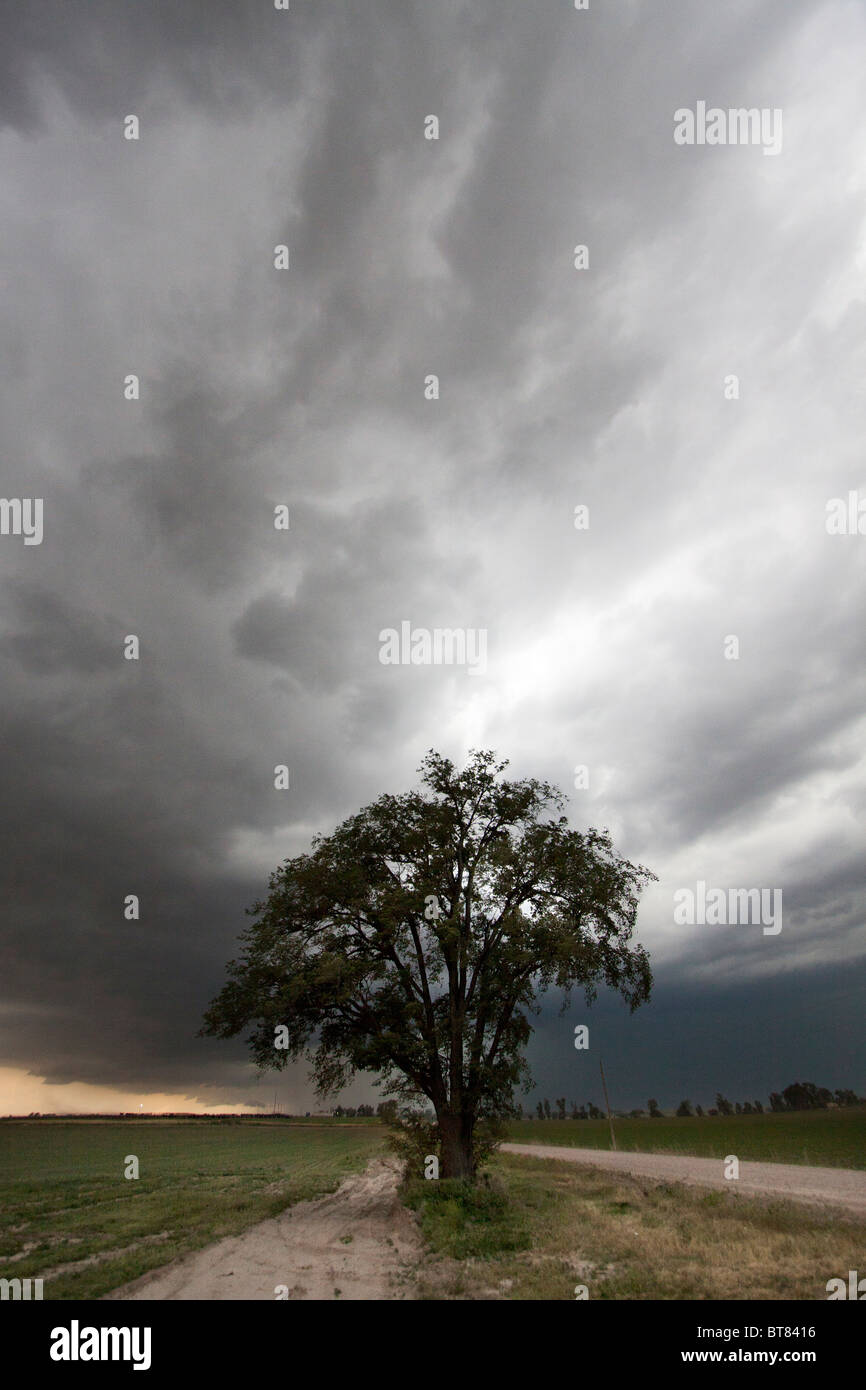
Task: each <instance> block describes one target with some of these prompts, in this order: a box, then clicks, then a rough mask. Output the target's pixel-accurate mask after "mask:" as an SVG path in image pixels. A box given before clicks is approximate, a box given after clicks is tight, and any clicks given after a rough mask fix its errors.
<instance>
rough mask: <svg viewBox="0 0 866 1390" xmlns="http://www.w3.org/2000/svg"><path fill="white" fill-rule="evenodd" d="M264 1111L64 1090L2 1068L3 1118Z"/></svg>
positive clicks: (154, 1095) (77, 1085) (156, 1095)
mask: <svg viewBox="0 0 866 1390" xmlns="http://www.w3.org/2000/svg"><path fill="white" fill-rule="evenodd" d="M263 1109H264V1108H263V1107H259V1106H254V1105H225V1104H220V1103H218V1102H215V1103H214V1104H213V1105H207V1104H205V1102H204V1101H201V1100H193V1099H192V1098H191V1097H190V1096H186V1095H182V1094H177V1095H173V1094H171V1093H170V1092H164V1091H151V1092H144V1091H123V1090H119V1089H117V1088H116V1087H114V1086H96V1085H92V1084H91V1083H90V1082H87V1081H72V1082H70V1083H69V1084H68V1085H64V1086H61V1085H57V1084H55V1083H52V1082H47V1081H46V1080H45V1079H44V1077H40V1076H37V1075H34V1074H33V1073H32V1072H27V1071H24V1070H23V1069H21V1068H18V1067H0V1115H30V1114H32V1113H33V1112H34V1111H36V1112H38V1113H39V1114H41V1115H80V1114H100V1115H117V1114H119V1113H121V1112H126V1113H129V1112H130V1111H135V1110H141V1111H142V1113H143V1114H145V1115H148V1114H149V1115H163V1114H167V1113H169V1112H170V1111H173V1110H174V1111H177V1110H180V1111H185V1112H186V1113H187V1114H194V1115H208V1114H210V1115H215V1114H219V1115H261V1114H262V1113H263Z"/></svg>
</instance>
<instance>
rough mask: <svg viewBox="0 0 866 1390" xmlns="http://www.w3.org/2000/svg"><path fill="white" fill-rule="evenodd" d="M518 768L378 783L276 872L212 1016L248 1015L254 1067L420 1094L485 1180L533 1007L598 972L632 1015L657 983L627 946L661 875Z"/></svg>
mask: <svg viewBox="0 0 866 1390" xmlns="http://www.w3.org/2000/svg"><path fill="white" fill-rule="evenodd" d="M507 766H508V763H507V762H497V761H496V756H495V754H494V753H492V752H475V753H473V754H471V756H470V759H469V762H468V764H467V766H466V767H465V768H464V770H463V771H458V770H456V769H455V766H454V764H453V763H452V762H451V761H449V760H448V759H447V758H444V757H442V756H441V755H440V754H438V753H435V752H433V751H431V752H430V753H428V754H427V756H426V758H425V759H424V761H423V763H422V765H421V768H420V769H419V771H420V772H421V774H422V784H423V787H424V788H426V791H424V790H422V791H413V792H408V793H406V794H405V795H401V796H390V795H386V796H381V797H380V798H379V799H378V801H375V802H373V804H372V805H370V806H367V807H365V808H364V809H363V810H361V811H359V812H358V813H357V815H354V816H351V817H350V818H349V819H348V820H346V821H344V822H343V824H342V825H340V826H338V827H337V829H336V830H335V831H334V832H333V833H332V834H331V835H327V836H317V837H316V838H315V839H314V840H313V844H312V849H311V852H310V853H309V854H302V855H300V856H299V857H298V858H296V859H290V860H287V861H286V862H285V863H284V864H282V865H281V866H280V867H279V868H278V869H276V870H275V871H274V873H273V874H272V875H271V878H270V885H269V886H270V893H269V895H268V897H267V898H266V899H265V900H264V901H261V902H257V903H255V904H254V905H253V906H252V907H251V908H249V909H248V910H247V911H248V915H249V916H251V917H253V918H254V921H253V924H252V925H251V926H250V927H248V928H247V929H246V931H245V932H244V933H243V934H242V938H241V939H242V941H243V942H244V947H243V954H242V956H241V959H240V960H236V961H231V962H230V963H229V965H228V968H227V971H228V981H227V983H226V984H225V985H224V986H223V988H222V990H221V991H220V993H219V995H218V996H217V998H216V999H215V1000H214V1001H213V1003H212V1004H211V1006H210V1008H209V1009H208V1010H207V1012H206V1014H205V1017H204V1026H203V1027H202V1029H201V1034H203V1035H210V1036H215V1037H220V1038H230V1037H234V1036H236V1035H237V1034H238V1033H239V1032H241V1030H242V1029H244V1028H246V1027H248V1026H249V1025H250V1024H252V1025H253V1031H252V1033H251V1035H250V1036H249V1038H248V1042H249V1045H250V1048H251V1050H252V1055H253V1057H254V1059H255V1060H256V1062H257V1063H258V1064H259V1066H260V1067H261V1068H263V1069H264V1068H269V1067H273V1068H278V1069H279V1068H282V1067H284V1066H285V1065H286V1063H287V1061H288V1060H289V1059H295V1060H296V1059H298V1058H299V1057H301V1056H306V1057H307V1058H308V1060H309V1061H310V1062H311V1063H312V1067H313V1073H312V1074H313V1077H314V1079H315V1082H316V1089H317V1092H318V1094H319V1095H320V1096H322V1097H324V1096H327V1095H329V1094H334V1093H335V1092H337V1091H338V1090H340V1089H341V1088H342V1087H344V1086H346V1085H347V1084H348V1082H349V1081H350V1079H351V1078H352V1076H353V1075H354V1074H355V1072H356V1071H360V1070H363V1071H369V1072H376V1073H378V1074H379V1076H380V1078H381V1083H382V1084H383V1086H384V1087H385V1089H386V1091H387V1092H390V1093H391V1094H392V1095H396V1096H399V1097H400V1098H401V1099H403V1100H404V1101H405V1100H410V1101H415V1102H417V1101H418V1100H419V1099H420V1098H421V1097H426V1098H427V1100H428V1101H429V1102H430V1103H431V1104H432V1106H433V1109H434V1110H435V1113H436V1119H437V1122H438V1135H439V1143H440V1149H441V1159H442V1175H443V1177H460V1178H469V1177H472V1176H474V1171H475V1147H474V1143H473V1138H474V1136H475V1133H476V1127H477V1126H478V1123H479V1121H480V1120H482V1119H484V1118H486V1117H489V1116H494V1115H502V1114H507V1113H510V1111H511V1108H512V1092H513V1090H514V1088H515V1086H517V1085H520V1084H523V1085H527V1084H528V1083H529V1080H530V1077H529V1070H528V1067H527V1065H526V1062H525V1060H524V1057H523V1049H524V1048H525V1045H526V1043H527V1041H528V1039H529V1036H530V1033H531V1031H532V1029H531V1027H530V1024H529V1020H528V1017H527V1015H528V1014H530V1013H535V1014H537V1013H538V1011H539V1004H538V1000H539V997H540V996H541V994H543V992H544V991H545V990H546V989H548V988H549V987H557V988H559V989H561V990H563V991H564V992H565V998H564V1001H563V1008H565V1007H566V1006H567V1003H568V999H569V994H570V991H571V989H572V988H573V987H574V986H580V987H582V988H583V989H584V991H585V996H586V999H587V1002H590V1001H591V1000H592V999H593V998H594V997H595V995H596V989H597V984H598V983H599V982H600V981H603V982H604V983H605V984H606V985H608V986H609V987H610V988H612V989H616V990H618V991H619V992H620V993H621V994H622V995H623V997H624V999H625V1000H626V1002H627V1003H628V1004H629V1006H630V1008H631V1009H632V1010H634V1009H635V1008H637V1006H638V1005H639V1004H641V1003H643V1002H644V1001H645V1000H646V999H648V998H649V992H650V985H651V982H652V976H651V973H650V967H649V961H648V958H647V955H646V952H645V950H644V949H643V947H642V946H631V945H629V942H630V938H631V935H632V931H633V929H634V925H635V920H636V916H637V905H638V897H639V894H640V892H641V890H642V889H643V887H644V886H645V884H646V883H647V881H649V880H650V879H653V878H654V877H655V875H654V874H651V873H650V872H649V870H647V869H644V868H642V867H640V866H635V865H633V864H630V863H628V862H627V861H626V860H624V859H619V858H617V857H616V856H615V854H614V853H613V849H612V846H611V841H610V836H609V834H608V832H607V831H597V830H594V829H591V830H588V831H587V832H586V833H585V834H580V833H578V832H577V831H575V830H571V829H570V828H569V826H568V823H567V819H566V817H565V816H564V815H560V816H558V817H553V816H550V814H549V813H550V811H551V809H553V810H555V811H561V809H562V806H563V804H564V802H563V797H562V794H561V793H560V792H559V791H558V790H557V789H556V788H555V787H552V786H550V785H549V784H548V783H546V782H540V781H537V780H536V779H535V778H527V779H525V780H523V781H506V780H504V779H502V778H501V773H502V772H503V771H504V769H505V768H506V767H507ZM275 1044H278V1045H275Z"/></svg>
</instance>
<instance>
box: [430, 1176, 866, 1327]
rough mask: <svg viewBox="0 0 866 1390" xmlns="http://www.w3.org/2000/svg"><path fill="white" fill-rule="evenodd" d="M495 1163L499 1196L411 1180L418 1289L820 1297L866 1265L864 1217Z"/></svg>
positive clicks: (434, 1294) (438, 1293)
mask: <svg viewBox="0 0 866 1390" xmlns="http://www.w3.org/2000/svg"><path fill="white" fill-rule="evenodd" d="M490 1167H491V1173H492V1175H493V1190H494V1191H495V1192H497V1193H498V1194H499V1198H500V1199H501V1200H497V1201H494V1202H492V1203H490V1202H488V1203H487V1204H486V1205H485V1204H484V1203H482V1204H481V1206H480V1208H478V1207H476V1208H475V1209H472V1207H471V1205H470V1208H469V1209H468V1210H464V1208H463V1207H462V1206H461V1204H460V1202H459V1201H458V1200H457V1199H456V1198H455V1196H454V1195H453V1194H449V1193H447V1192H445V1193H442V1194H441V1195H440V1194H439V1193H434V1192H431V1189H432V1188H433V1187H434V1186H436V1185H435V1184H432V1183H428V1184H421V1185H420V1186H419V1185H418V1184H417V1183H416V1184H413V1185H412V1190H411V1192H410V1194H409V1200H410V1203H411V1205H413V1206H414V1207H415V1209H416V1211H417V1212H418V1215H419V1220H420V1222H421V1227H422V1230H423V1232H424V1235H425V1237H426V1239H427V1242H428V1247H429V1250H430V1253H429V1254H428V1256H427V1258H426V1260H425V1261H424V1263H423V1264H422V1266H421V1268H420V1270H419V1272H418V1283H417V1296H418V1297H421V1298H429V1299H454V1298H460V1299H490V1298H509V1299H545V1300H547V1299H555V1300H559V1299H569V1300H573V1299H574V1298H575V1296H576V1295H575V1288H576V1286H577V1285H581V1284H582V1285H585V1286H586V1287H587V1290H588V1295H589V1298H590V1299H746V1298H755V1299H762V1300H775V1299H807V1300H815V1299H826V1297H827V1293H826V1283H827V1280H828V1279H830V1278H833V1277H835V1276H837V1275H841V1276H843V1277H845V1276H846V1275H847V1271H848V1270H849V1269H857V1268H858V1267H860V1266H862V1263H863V1251H864V1245H866V1221H864V1220H862V1219H859V1218H857V1217H855V1216H851V1215H848V1214H846V1213H844V1212H841V1211H836V1210H831V1209H824V1208H817V1207H806V1206H800V1205H797V1204H795V1203H792V1202H782V1201H777V1200H770V1199H763V1198H757V1197H742V1196H740V1195H739V1194H738V1193H737V1192H736V1190H735V1189H734V1190H731V1191H725V1192H711V1191H702V1190H701V1189H700V1188H693V1187H686V1186H684V1185H683V1184H680V1183H653V1182H651V1181H649V1180H648V1179H646V1178H633V1177H630V1176H628V1175H625V1174H608V1173H600V1172H599V1171H598V1170H597V1169H593V1168H588V1167H582V1166H578V1165H571V1164H569V1165H568V1168H567V1169H566V1168H565V1166H564V1165H563V1164H562V1163H561V1162H558V1161H557V1160H555V1159H535V1158H529V1157H524V1156H522V1155H521V1156H517V1155H511V1154H509V1155H499V1156H498V1157H497V1159H496V1160H495V1162H494V1163H492V1164H491V1165H490ZM425 1188H426V1191H425ZM479 1216H480V1219H479Z"/></svg>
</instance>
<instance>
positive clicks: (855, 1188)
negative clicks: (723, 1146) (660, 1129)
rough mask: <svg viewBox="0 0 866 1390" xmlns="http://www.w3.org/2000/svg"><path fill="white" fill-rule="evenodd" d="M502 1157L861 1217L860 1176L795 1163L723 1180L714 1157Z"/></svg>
mask: <svg viewBox="0 0 866 1390" xmlns="http://www.w3.org/2000/svg"><path fill="white" fill-rule="evenodd" d="M502 1151H503V1153H512V1154H528V1155H529V1156H530V1157H532V1158H559V1159H561V1160H562V1161H563V1162H564V1163H587V1164H590V1165H591V1166H592V1167H594V1168H605V1169H608V1170H609V1171H612V1172H616V1173H631V1174H633V1175H634V1176H635V1177H639V1178H654V1179H656V1181H658V1182H684V1183H689V1184H692V1185H693V1186H697V1187H719V1188H722V1187H723V1188H728V1189H729V1190H730V1189H732V1188H733V1189H735V1190H736V1191H737V1192H742V1193H747V1194H748V1195H750V1196H762V1197H785V1198H787V1199H789V1200H790V1201H794V1202H812V1203H815V1202H818V1203H822V1204H825V1205H832V1206H835V1207H844V1208H845V1209H846V1210H847V1211H851V1212H855V1213H856V1214H857V1215H858V1216H866V1172H862V1171H857V1170H855V1169H851V1168H811V1167H806V1166H805V1165H800V1164H798V1163H747V1162H741V1163H740V1176H739V1178H737V1179H728V1178H726V1177H725V1175H724V1163H723V1162H722V1160H721V1159H718V1158H691V1157H689V1156H688V1155H684V1154H641V1153H627V1152H616V1153H613V1152H610V1151H609V1150H607V1149H569V1148H566V1147H565V1146H564V1145H560V1144H503V1145H502Z"/></svg>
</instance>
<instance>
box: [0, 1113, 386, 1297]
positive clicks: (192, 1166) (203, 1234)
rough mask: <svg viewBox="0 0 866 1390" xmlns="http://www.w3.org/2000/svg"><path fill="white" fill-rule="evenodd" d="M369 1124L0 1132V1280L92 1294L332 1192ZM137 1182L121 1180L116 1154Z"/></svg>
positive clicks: (47, 1126)
mask: <svg viewBox="0 0 866 1390" xmlns="http://www.w3.org/2000/svg"><path fill="white" fill-rule="evenodd" d="M383 1144H384V1131H383V1130H382V1128H381V1126H378V1125H376V1126H370V1127H366V1126H348V1125H346V1126H334V1127H332V1128H329V1127H325V1126H319V1127H316V1128H312V1127H310V1128H300V1127H298V1130H297V1131H294V1130H292V1129H290V1128H289V1127H287V1126H282V1127H281V1126H279V1125H277V1126H265V1125H255V1126H248V1125H247V1126H245V1125H240V1126H226V1127H224V1128H217V1127H215V1126H204V1125H188V1126H185V1125H182V1124H176V1123H170V1124H164V1125H163V1124H159V1123H158V1122H157V1121H155V1120H151V1121H148V1122H146V1123H145V1124H138V1125H136V1126H135V1128H134V1129H133V1128H132V1126H130V1124H129V1123H128V1122H120V1123H116V1124H114V1125H112V1124H100V1125H98V1126H94V1125H87V1124H80V1125H75V1124H69V1123H65V1124H56V1125H55V1124H53V1123H51V1122H50V1121H44V1120H43V1121H41V1122H38V1123H36V1124H27V1123H26V1122H24V1123H23V1124H21V1125H15V1124H13V1123H6V1124H4V1125H3V1126H2V1127H0V1277H2V1278H7V1279H14V1278H21V1279H26V1278H34V1277H36V1278H40V1277H41V1278H43V1279H44V1280H45V1284H44V1298H45V1299H46V1300H47V1299H70V1298H86V1299H91V1298H99V1297H101V1296H102V1294H104V1293H107V1292H109V1291H110V1290H111V1289H115V1288H117V1287H118V1286H119V1285H120V1284H124V1283H126V1282H127V1281H129V1280H130V1279H135V1278H137V1277H138V1276H139V1275H140V1274H144V1273H146V1272H147V1271H148V1270H150V1269H155V1268H157V1267H159V1266H160V1265H164V1264H167V1263H168V1262H169V1260H172V1259H174V1258H175V1257H176V1256H177V1255H181V1254H184V1253H186V1252H187V1251H189V1250H196V1249H199V1248H200V1247H201V1246H203V1245H209V1244H210V1243H211V1241H215V1240H219V1239H220V1238H221V1237H222V1236H226V1235H234V1234H236V1233H237V1232H238V1231H242V1230H244V1229H245V1228H246V1227H248V1226H251V1225H253V1224H254V1223H255V1222H257V1221H263V1220H265V1218H266V1217H269V1216H275V1215H276V1214H277V1213H278V1212H280V1211H283V1210H284V1209H285V1208H286V1207H287V1206H290V1205H292V1204H293V1203H295V1202H300V1201H304V1200H306V1199H308V1198H312V1197H318V1196H321V1195H323V1194H324V1193H326V1192H331V1191H333V1190H334V1189H335V1188H336V1187H338V1186H339V1184H340V1182H341V1181H342V1179H343V1178H344V1177H345V1176H346V1175H347V1174H348V1173H353V1172H359V1171H360V1170H362V1169H363V1168H364V1167H365V1166H366V1164H367V1162H368V1161H369V1159H370V1158H371V1157H372V1156H373V1155H374V1154H375V1153H379V1152H380V1151H381V1150H382V1148H383ZM130 1154H134V1155H136V1156H137V1158H138V1160H139V1166H140V1174H141V1175H140V1177H139V1178H138V1179H129V1180H127V1179H125V1178H124V1166H125V1161H126V1158H127V1155H130Z"/></svg>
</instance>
